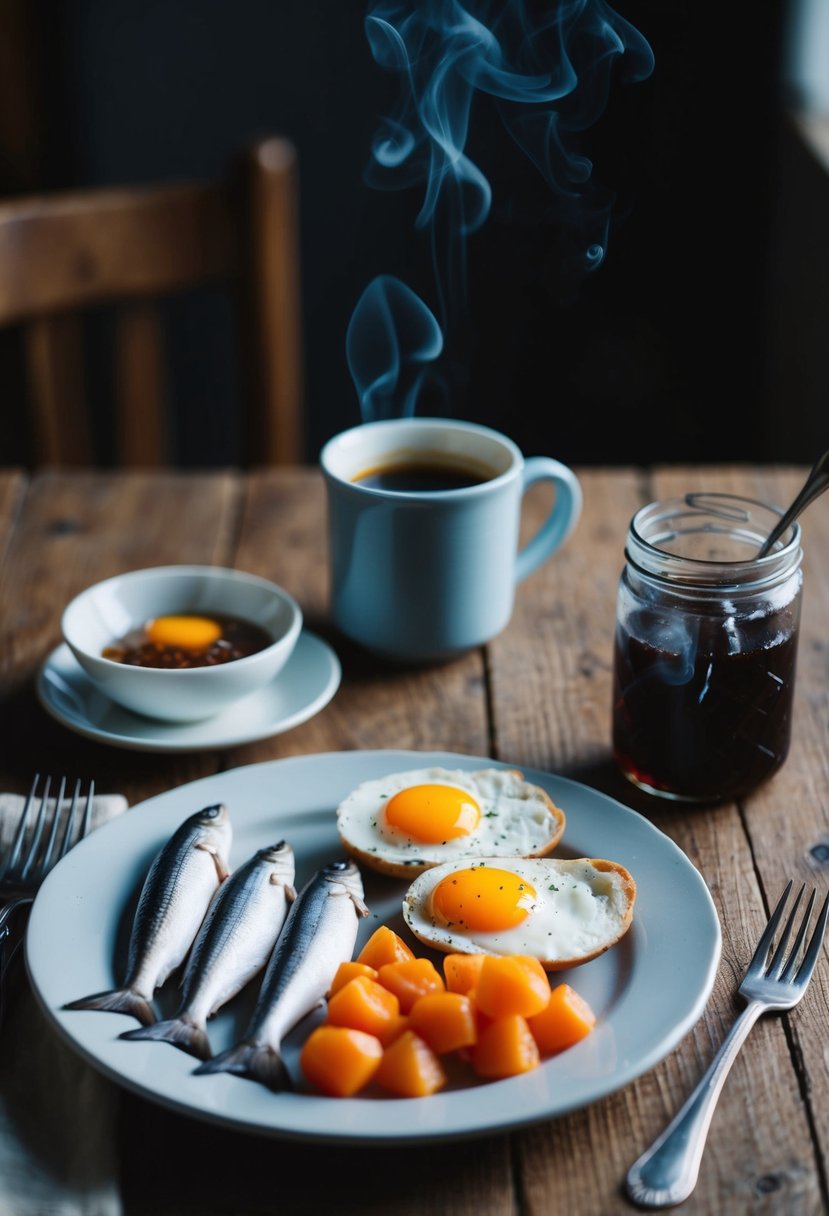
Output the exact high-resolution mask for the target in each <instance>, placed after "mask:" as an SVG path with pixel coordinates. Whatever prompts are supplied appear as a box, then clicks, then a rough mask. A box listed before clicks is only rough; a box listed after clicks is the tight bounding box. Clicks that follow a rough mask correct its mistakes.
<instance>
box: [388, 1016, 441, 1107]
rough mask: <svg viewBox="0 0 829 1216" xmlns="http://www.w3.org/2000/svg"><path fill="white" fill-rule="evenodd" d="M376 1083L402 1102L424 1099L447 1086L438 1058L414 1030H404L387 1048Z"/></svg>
mask: <svg viewBox="0 0 829 1216" xmlns="http://www.w3.org/2000/svg"><path fill="white" fill-rule="evenodd" d="M374 1079H375V1080H376V1081H377V1083H378V1085H381V1086H382V1087H383V1089H386V1090H389V1091H390V1092H391V1093H394V1094H398V1095H399V1096H400V1097H402V1098H424V1097H426V1095H427V1094H433V1093H435V1091H436V1090H438V1089H441V1088H442V1086H444V1085H445V1084H446V1073H445V1072H444V1071H443V1065H442V1064H441V1062H440V1060H439V1059H438V1057H437V1056H436V1055H435V1053H434V1052H433V1051H432V1049H431V1047H429V1045H428V1043H425V1042H424V1040H423V1039H421V1037H420V1035H418V1034H415V1032H414V1031H413V1030H404V1031H403V1033H402V1034H401V1035H400V1037H399V1038H397V1039H395V1040H394V1042H393V1043H392V1044H391V1045H390V1046H389V1047H387V1048H386V1050H385V1051H384V1052H383V1058H382V1060H381V1061H380V1066H379V1068H378V1069H377V1071H376V1073H375V1074H374Z"/></svg>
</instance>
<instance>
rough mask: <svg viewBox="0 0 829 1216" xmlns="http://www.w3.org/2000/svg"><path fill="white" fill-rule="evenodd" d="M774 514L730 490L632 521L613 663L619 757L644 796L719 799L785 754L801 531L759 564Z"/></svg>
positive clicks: (655, 506)
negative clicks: (728, 492)
mask: <svg viewBox="0 0 829 1216" xmlns="http://www.w3.org/2000/svg"><path fill="white" fill-rule="evenodd" d="M781 514H782V512H781V511H780V510H779V509H778V508H777V507H773V506H769V505H767V504H765V503H761V502H754V501H753V500H751V499H747V498H740V497H738V496H736V495H733V494H708V493H699V494H686V495H685V496H684V497H682V498H672V499H665V500H664V501H662V502H654V503H651V504H650V505H649V506H647V507H643V508H642V509H641V510H640V511H638V512H637V513H636V514H635V515H634V517H633V519H632V520H631V523H630V528H629V531H628V537H627V544H626V547H625V558H626V565H625V568H624V570H623V572H622V577H621V580H620V583H619V591H618V599H617V612H616V637H615V645H614V663H613V668H614V671H613V750H614V754H615V757H616V762H617V764H618V765H619V767H620V768H621V770H622V772H623V773H624V774H625V776H626V777H627V778H628V779H629V780H630V781H632V782H634V784H636V785H638V786H639V787H640V788H641V789H644V790H646V791H647V792H648V793H651V794H656V795H659V796H661V797H663V798H672V799H676V800H679V801H686V802H698V803H704V802H720V801H724V800H726V799H731V798H737V797H740V796H741V795H743V794H746V793H748V792H749V791H750V790H752V789H754V788H755V787H756V786H757V785H758V784H759V783H760V782H761V781H764V780H765V779H766V778H767V777H770V776H771V774H772V773H774V772H776V770H777V769H779V768H780V766H781V765H782V764H783V761H784V760H785V759H786V756H787V754H788V750H789V741H790V738H791V725H792V700H793V695H794V682H795V668H796V659H797V640H798V626H799V621H800V600H801V586H802V578H803V575H802V571H801V561H802V556H803V554H802V550H801V547H800V527H799V525H798V524H794V525H792V527H791V528H790V529H789V530H788V531H787V532H786V533H785V534H784V535H783V537H781V539H780V540H779V541H778V542H777V543H776V544H775V546H774V547H773V549H772V551H771V552H770V553H769V554H767V555H766V556H765V557H762V558H758V557H757V556H756V554H757V552H758V551H759V549H760V546H761V545H762V543H763V541H764V540H765V538H766V537H767V536H768V534H769V533H770V532H771V529H772V528H773V527H774V525H775V524H776V523H777V522H778V521H779V518H780V515H781Z"/></svg>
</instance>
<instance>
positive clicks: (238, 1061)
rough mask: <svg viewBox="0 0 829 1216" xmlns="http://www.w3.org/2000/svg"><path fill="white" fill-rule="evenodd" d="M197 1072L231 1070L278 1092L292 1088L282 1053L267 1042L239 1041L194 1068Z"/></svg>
mask: <svg viewBox="0 0 829 1216" xmlns="http://www.w3.org/2000/svg"><path fill="white" fill-rule="evenodd" d="M195 1071H196V1072H197V1073H211V1072H232V1073H234V1074H235V1075H236V1076H239V1077H250V1079H251V1080H252V1081H260V1082H261V1083H262V1084H263V1085H267V1087H268V1089H273V1090H275V1091H277V1092H278V1091H279V1090H283V1089H293V1084H292V1082H291V1078H290V1077H289V1075H288V1070H287V1068H286V1067H285V1064H284V1063H283V1060H282V1056H281V1055H280V1054H279V1052H278V1051H276V1050H275V1048H273V1047H269V1046H268V1045H267V1044H266V1043H239V1044H237V1046H236V1047H231V1048H229V1049H228V1050H227V1051H223V1052H221V1053H220V1054H219V1055H217V1056H213V1057H212V1059H210V1060H205V1062H204V1063H203V1064H200V1065H199V1066H198V1068H197V1069H196V1070H195Z"/></svg>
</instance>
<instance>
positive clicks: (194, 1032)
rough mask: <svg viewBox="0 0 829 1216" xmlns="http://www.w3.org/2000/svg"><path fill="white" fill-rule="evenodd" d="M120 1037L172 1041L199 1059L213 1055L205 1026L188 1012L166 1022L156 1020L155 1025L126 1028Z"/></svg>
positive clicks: (205, 1058)
mask: <svg viewBox="0 0 829 1216" xmlns="http://www.w3.org/2000/svg"><path fill="white" fill-rule="evenodd" d="M118 1037H119V1038H120V1039H157V1040H159V1041H160V1042H162V1043H172V1044H173V1045H174V1046H175V1047H180V1048H181V1049H182V1051H187V1052H189V1053H190V1055H191V1056H196V1057H197V1058H198V1059H199V1060H209V1059H210V1057H211V1056H212V1054H213V1053H212V1051H211V1049H210V1040H209V1039H208V1037H207V1032H206V1031H205V1029H204V1027H203V1026H200V1025H199V1024H198V1022H195V1021H194V1020H193V1019H192V1018H191V1017H188V1016H187V1014H183V1015H182V1016H181V1017H177V1018H169V1019H168V1020H167V1021H166V1022H155V1023H154V1024H153V1025H151V1026H149V1025H144V1026H138V1027H137V1028H136V1029H135V1030H125V1031H124V1033H123V1034H121V1035H119V1036H118Z"/></svg>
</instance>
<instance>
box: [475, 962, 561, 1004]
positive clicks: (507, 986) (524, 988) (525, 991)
mask: <svg viewBox="0 0 829 1216" xmlns="http://www.w3.org/2000/svg"><path fill="white" fill-rule="evenodd" d="M549 1000H550V981H549V980H548V979H547V972H546V971H545V970H544V968H543V967H542V966H541V963H540V962H539V961H538V959H537V958H530V957H529V956H527V955H523V954H511V955H505V956H503V957H496V956H494V955H489V956H487V957H486V958H485V959H484V961H483V963H482V964H481V971H480V975H479V976H478V983H477V984H476V985H475V1001H476V1003H477V1005H478V1008H479V1009H480V1010H481V1012H482V1013H486V1014H488V1015H489V1016H490V1017H492V1018H502V1017H507V1016H509V1015H510V1014H514V1013H517V1014H520V1015H521V1017H524V1018H528V1017H532V1016H533V1015H534V1014H536V1013H540V1012H541V1010H542V1009H544V1008H546V1006H547V1003H548V1002H549Z"/></svg>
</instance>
